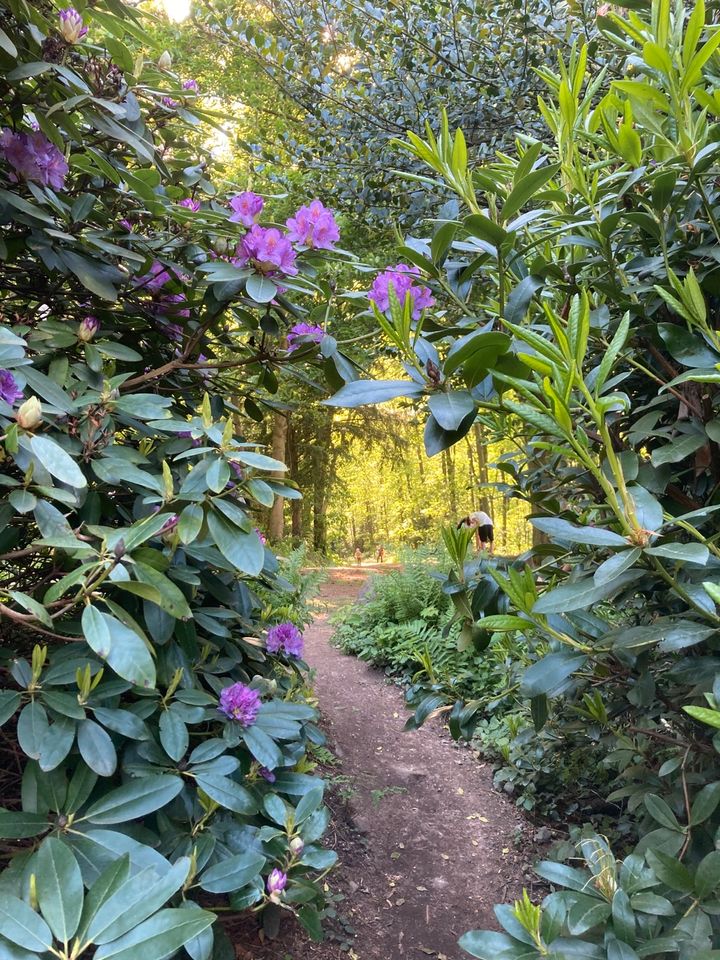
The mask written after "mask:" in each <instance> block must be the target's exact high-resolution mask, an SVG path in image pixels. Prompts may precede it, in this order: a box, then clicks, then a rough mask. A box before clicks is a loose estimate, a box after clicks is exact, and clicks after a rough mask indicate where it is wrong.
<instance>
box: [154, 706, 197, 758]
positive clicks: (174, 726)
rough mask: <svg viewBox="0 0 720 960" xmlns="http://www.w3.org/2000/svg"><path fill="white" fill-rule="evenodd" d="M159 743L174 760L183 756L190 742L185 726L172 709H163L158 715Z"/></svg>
mask: <svg viewBox="0 0 720 960" xmlns="http://www.w3.org/2000/svg"><path fill="white" fill-rule="evenodd" d="M160 743H161V744H162V745H163V749H164V750H165V753H167V755H168V756H169V757H170V758H171V759H172V760H175V761H179V760H181V759H182V758H183V757H184V756H185V751H186V750H187V748H188V745H189V743H190V736H189V734H188V729H187V727H186V726H185V724H184V723H183V721H182V720H181V719H180V717H179V716H178V715H177V714H176V713H174V712H173V711H172V710H164V711H163V712H162V714H161V715H160Z"/></svg>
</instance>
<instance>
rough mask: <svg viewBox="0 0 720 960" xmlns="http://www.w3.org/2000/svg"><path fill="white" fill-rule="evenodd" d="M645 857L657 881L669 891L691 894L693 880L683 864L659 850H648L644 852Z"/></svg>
mask: <svg viewBox="0 0 720 960" xmlns="http://www.w3.org/2000/svg"><path fill="white" fill-rule="evenodd" d="M645 857H646V859H647V862H648V863H649V864H650V866H651V867H652V869H653V870H654V871H655V874H656V876H657V877H658V879H659V880H661V881H662V882H663V883H664V884H666V885H667V886H668V887H670V889H671V890H678V891H680V892H681V893H691V892H692V890H693V886H694V884H693V879H692V876H691V874H690V871H689V870H688V868H687V867H686V866H685V864H683V863H681V862H680V861H679V860H677V859H676V858H675V857H671V856H670V855H669V854H667V853H663V852H662V851H661V850H653V849H649V850H647V851H646V852H645Z"/></svg>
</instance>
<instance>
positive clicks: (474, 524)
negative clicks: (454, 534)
mask: <svg viewBox="0 0 720 960" xmlns="http://www.w3.org/2000/svg"><path fill="white" fill-rule="evenodd" d="M460 527H469V528H470V529H473V530H474V531H475V539H476V542H477V545H478V548H479V549H480V550H487V551H488V553H492V552H493V541H494V539H495V538H494V526H493V522H492V517H491V516H490V515H489V514H487V513H485V511H484V510H476V511H475V512H474V513H469V514H468V515H467V517H463V518H462V520H461V521H460V523H458V525H457V529H458V530H459V529H460Z"/></svg>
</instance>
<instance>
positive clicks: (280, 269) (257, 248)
mask: <svg viewBox="0 0 720 960" xmlns="http://www.w3.org/2000/svg"><path fill="white" fill-rule="evenodd" d="M236 252H237V258H236V261H234V262H237V263H238V264H239V265H240V266H242V267H244V266H245V265H246V264H248V263H250V264H252V266H254V267H255V269H256V270H258V271H259V272H260V273H264V274H267V275H268V276H273V275H274V274H276V273H282V274H287V275H292V274H295V273H297V272H298V271H297V267H296V266H295V251H294V250H293V248H292V244H291V243H290V241H289V240H288V238H287V237H286V236H284V235H283V234H282V233H280V231H279V230H278V229H276V228H275V227H260V226H258V225H257V224H255V226H253V227H251V228H250V230H249V231H248V232H247V233H246V234H245V236H244V237H243V238H242V240H241V241H240V243H239V244H238V248H237V251H236Z"/></svg>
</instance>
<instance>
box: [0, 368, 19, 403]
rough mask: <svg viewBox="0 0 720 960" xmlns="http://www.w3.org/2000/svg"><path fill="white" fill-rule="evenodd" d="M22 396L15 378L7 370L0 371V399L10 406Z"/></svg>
mask: <svg viewBox="0 0 720 960" xmlns="http://www.w3.org/2000/svg"><path fill="white" fill-rule="evenodd" d="M22 395H23V392H22V390H21V389H20V387H19V386H18V385H17V381H16V380H15V377H14V376H13V375H12V374H11V373H10V371H9V370H0V399H2V400H4V401H5V403H8V404H10V406H12V405H13V404H14V403H15V401H16V400H19V399H20V397H21V396H22Z"/></svg>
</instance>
